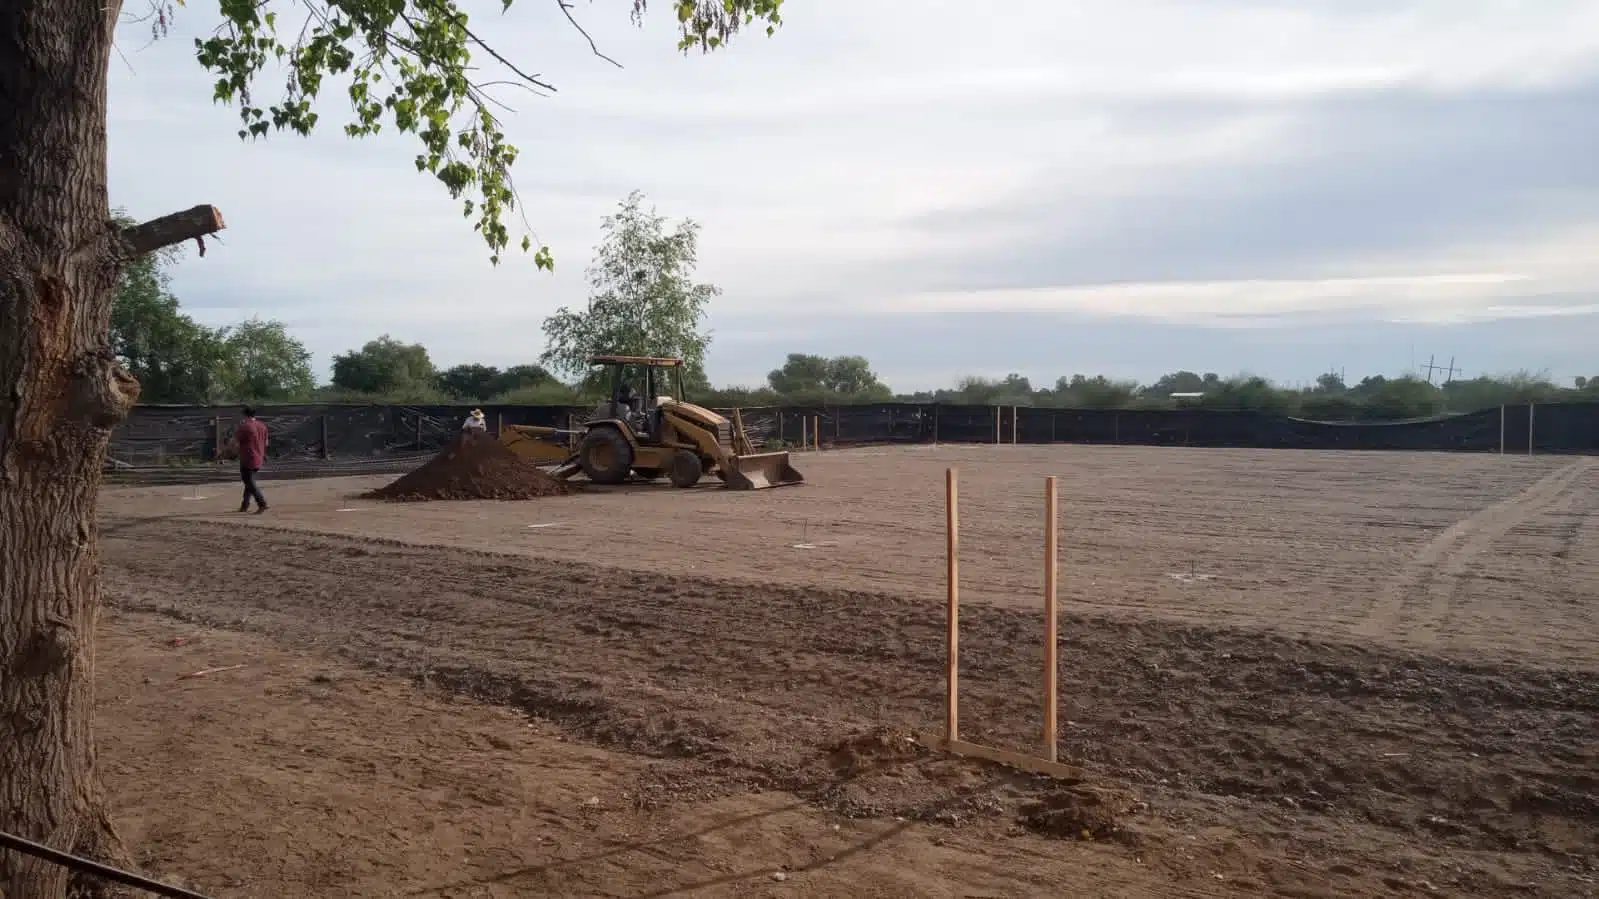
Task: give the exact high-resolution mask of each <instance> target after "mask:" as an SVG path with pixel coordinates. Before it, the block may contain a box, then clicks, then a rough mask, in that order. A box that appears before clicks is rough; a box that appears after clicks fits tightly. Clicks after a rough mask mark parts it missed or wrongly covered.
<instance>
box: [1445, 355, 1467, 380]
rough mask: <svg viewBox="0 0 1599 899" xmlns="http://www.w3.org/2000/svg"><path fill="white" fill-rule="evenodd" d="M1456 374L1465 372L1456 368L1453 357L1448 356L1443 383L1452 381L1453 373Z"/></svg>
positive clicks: (1453, 378)
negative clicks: (1447, 368) (1447, 365)
mask: <svg viewBox="0 0 1599 899" xmlns="http://www.w3.org/2000/svg"><path fill="white" fill-rule="evenodd" d="M1457 374H1458V375H1463V374H1465V372H1463V371H1461V370H1460V369H1458V368H1455V357H1453V356H1450V357H1449V370H1448V371H1446V372H1444V384H1445V385H1448V384H1451V383H1453V382H1454V380H1455V375H1457Z"/></svg>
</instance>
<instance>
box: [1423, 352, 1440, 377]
mask: <svg viewBox="0 0 1599 899" xmlns="http://www.w3.org/2000/svg"><path fill="white" fill-rule="evenodd" d="M1437 367H1438V366H1436V365H1433V364H1432V354H1430V353H1429V354H1428V355H1427V365H1426V368H1427V383H1428V384H1431V383H1432V372H1433V369H1435V368H1437Z"/></svg>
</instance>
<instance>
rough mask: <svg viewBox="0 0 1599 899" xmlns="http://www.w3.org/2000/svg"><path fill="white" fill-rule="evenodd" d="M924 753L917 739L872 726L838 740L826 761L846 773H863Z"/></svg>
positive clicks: (846, 774)
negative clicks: (869, 729) (861, 732)
mask: <svg viewBox="0 0 1599 899" xmlns="http://www.w3.org/2000/svg"><path fill="white" fill-rule="evenodd" d="M926 754H927V749H926V747H924V746H922V744H920V743H918V742H916V738H915V737H913V736H911V735H910V734H907V733H902V732H899V731H895V730H892V729H889V728H874V729H873V730H871V731H870V732H868V733H864V734H857V735H855V736H851V737H848V738H846V739H843V740H840V741H839V742H838V743H837V744H836V745H834V746H833V747H832V750H831V751H830V752H829V753H828V756H827V763H828V765H829V766H831V767H832V769H833V770H834V771H836V772H837V773H839V774H842V775H845V776H851V775H857V774H862V773H864V772H867V771H872V770H875V769H878V768H882V767H885V766H889V765H894V764H897V763H899V762H907V761H910V760H912V759H916V758H920V757H922V756H923V755H926Z"/></svg>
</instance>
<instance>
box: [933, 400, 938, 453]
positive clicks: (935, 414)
mask: <svg viewBox="0 0 1599 899" xmlns="http://www.w3.org/2000/svg"><path fill="white" fill-rule="evenodd" d="M933 445H934V446H938V407H937V406H934V407H933Z"/></svg>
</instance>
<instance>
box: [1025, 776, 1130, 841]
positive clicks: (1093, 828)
mask: <svg viewBox="0 0 1599 899" xmlns="http://www.w3.org/2000/svg"><path fill="white" fill-rule="evenodd" d="M1115 805H1116V799H1115V797H1112V796H1108V795H1106V794H1104V793H1101V792H1099V791H1097V790H1090V789H1087V788H1084V787H1062V788H1059V789H1056V790H1052V791H1050V792H1049V793H1048V794H1046V795H1045V796H1044V797H1043V798H1041V799H1039V800H1038V801H1037V802H1031V803H1028V804H1027V805H1026V806H1024V807H1023V808H1022V822H1023V823H1024V824H1026V825H1027V826H1028V827H1029V828H1031V829H1032V830H1034V831H1036V832H1038V833H1041V834H1043V835H1045V836H1051V837H1056V838H1060V839H1069V840H1107V839H1110V840H1127V839H1128V838H1129V837H1130V836H1131V835H1130V834H1129V833H1128V832H1126V831H1124V830H1123V829H1122V826H1121V823H1120V822H1119V821H1117V820H1116V818H1117V814H1116V808H1115Z"/></svg>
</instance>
